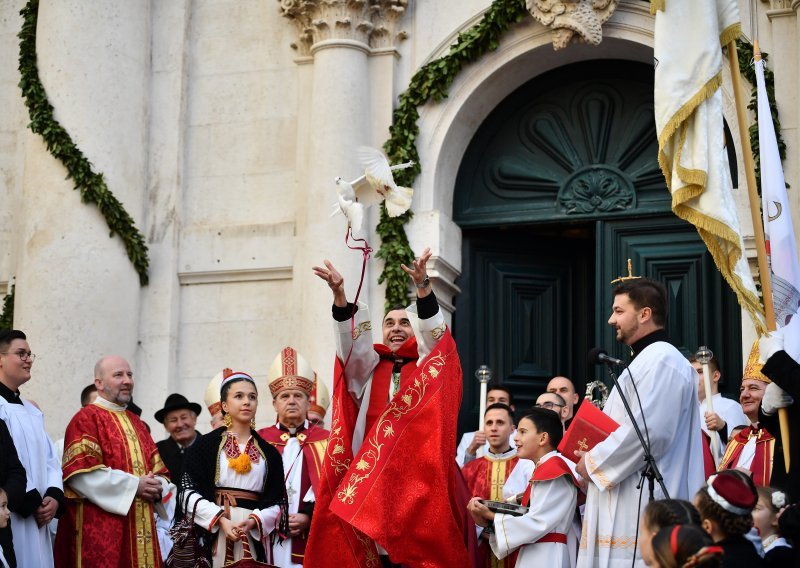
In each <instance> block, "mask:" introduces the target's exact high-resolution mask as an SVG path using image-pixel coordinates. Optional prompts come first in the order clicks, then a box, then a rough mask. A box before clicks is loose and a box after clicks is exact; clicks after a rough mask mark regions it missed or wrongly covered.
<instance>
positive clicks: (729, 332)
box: [596, 216, 742, 397]
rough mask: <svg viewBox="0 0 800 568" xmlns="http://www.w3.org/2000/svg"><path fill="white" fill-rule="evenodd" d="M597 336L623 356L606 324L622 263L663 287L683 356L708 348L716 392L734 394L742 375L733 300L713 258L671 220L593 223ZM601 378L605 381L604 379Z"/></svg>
mask: <svg viewBox="0 0 800 568" xmlns="http://www.w3.org/2000/svg"><path fill="white" fill-rule="evenodd" d="M597 251H598V254H597V265H596V266H597V275H598V286H597V297H596V303H597V306H598V310H599V312H600V314H602V317H601V316H600V315H598V318H597V328H596V334H597V338H598V340H599V344H600V345H603V346H604V347H605V348H606V349H607V350H608V352H609V354H613V355H614V356H615V357H618V358H623V356H624V355H626V353H625V350H626V348H625V346H623V345H621V344H619V343H617V342H616V340H615V339H614V332H613V330H612V329H611V327H609V326H608V325H606V320H607V319H608V316H609V315H610V314H611V304H612V302H613V299H612V298H611V296H610V294H609V293H608V292H609V290H610V288H611V285H610V284H609V282H610V281H611V280H613V279H614V278H617V277H618V276H620V275H621V274H622V273H623V272H625V270H626V269H625V264H626V262H627V259H629V258H630V259H631V261H632V263H633V269H634V274H636V275H640V276H647V277H649V278H653V279H654V280H658V281H660V282H662V283H664V285H665V286H666V287H667V294H668V299H669V316H668V319H667V330H668V332H669V336H670V339H671V340H672V342H673V343H674V344H675V345H676V346H677V347H678V349H680V350H681V351H682V352H683V353H684V354H686V355H690V354H692V353H694V352H695V351H696V350H697V347H698V346H700V345H703V344H705V345H708V346H709V347H711V349H712V350H713V351H714V354H715V355H716V356H717V358H718V359H719V361H720V366H721V369H722V371H723V374H724V375H723V378H725V377H728V378H729V380H727V381H724V382H723V384H722V385H720V390H721V391H722V392H726V393H728V394H730V395H732V396H733V395H735V396H734V397H736V396H738V390H739V389H738V387H739V382H738V381H739V379H740V378H741V376H742V360H741V353H742V351H741V343H742V334H741V311H740V308H739V305H738V304H737V302H736V296H735V295H734V294H733V292H732V291H731V290H730V288H729V287H728V286H727V284H725V282H724V281H723V278H722V275H721V274H720V273H719V271H718V270H717V269H716V267H715V266H714V260H713V259H712V258H711V254H710V253H709V252H708V249H706V246H705V244H704V243H703V241H702V240H701V239H700V237H699V236H698V234H697V231H696V230H695V228H694V227H692V226H691V225H689V224H688V223H685V222H683V221H681V220H680V219H678V218H677V217H675V216H664V217H656V218H647V219H636V220H633V219H628V220H615V221H599V222H598V223H597ZM603 378H604V377H603Z"/></svg>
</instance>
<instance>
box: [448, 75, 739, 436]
mask: <svg viewBox="0 0 800 568" xmlns="http://www.w3.org/2000/svg"><path fill="white" fill-rule="evenodd" d="M652 100H653V69H652V68H651V67H649V66H647V65H643V64H640V63H635V62H630V61H609V60H604V61H591V62H584V63H579V64H573V65H568V66H565V67H562V68H559V69H556V70H554V71H551V72H548V73H546V74H543V75H541V76H539V77H537V78H535V79H533V80H531V81H530V82H528V83H527V84H525V85H523V86H522V87H520V88H519V89H518V90H517V91H515V92H514V93H512V94H511V95H509V96H508V97H507V98H506V99H505V100H504V101H502V102H501V103H500V104H499V105H498V106H497V107H496V108H495V109H494V110H493V111H492V113H490V115H489V116H488V117H487V118H486V120H485V121H484V122H483V124H482V125H481V126H480V128H479V129H478V131H477V132H476V134H475V136H474V138H473V140H472V142H471V143H470V145H469V147H468V149H467V151H466V153H465V155H464V158H463V160H462V165H461V168H460V169H459V173H458V177H457V180H456V191H455V198H454V203H453V216H454V220H455V221H456V223H458V224H459V225H460V226H461V228H462V238H463V263H462V276H461V278H460V280H459V282H458V284H459V286H460V287H461V290H462V293H461V294H460V295H459V296H458V297H457V298H456V303H455V307H456V311H455V314H454V321H453V330H454V335H455V338H456V341H457V343H458V346H459V353H460V355H461V359H462V365H463V368H464V381H465V384H464V404H462V410H461V416H460V427H461V429H462V430H474V429H475V427H476V426H477V424H478V416H477V413H478V383H477V381H476V380H475V378H474V376H473V373H474V371H475V370H476V369H477V367H478V366H479V365H481V364H487V365H489V367H491V368H492V370H493V376H494V377H495V378H496V379H498V380H500V381H501V382H504V383H505V384H507V385H509V386H510V387H511V390H512V392H513V393H514V396H515V398H516V399H517V408H518V414H519V412H520V411H521V410H522V409H524V408H528V407H530V405H531V404H532V402H533V401H534V400H535V398H536V397H537V396H538V394H539V393H541V392H542V391H543V390H544V387H545V385H546V384H547V381H548V380H549V379H550V378H551V377H553V376H554V375H558V374H561V375H566V376H568V377H570V378H572V379H573V381H574V382H575V383H576V385H577V386H578V389H579V392H580V393H581V394H582V393H583V389H584V388H585V384H586V382H587V380H594V379H595V378H604V374H603V371H602V370H601V369H595V368H594V367H591V366H589V365H588V363H587V361H586V353H587V351H588V350H589V349H590V348H592V347H593V346H595V345H599V346H603V347H605V348H606V349H607V350H608V352H609V353H610V354H614V355H616V356H618V357H621V356H622V355H623V351H624V350H623V347H624V346H622V345H618V344H616V342H615V340H614V336H613V334H612V332H611V329H610V328H609V326H608V325H607V323H606V321H607V319H608V316H609V314H610V309H611V303H612V298H611V296H610V290H611V285H610V284H609V283H610V281H611V280H612V279H613V278H616V277H617V276H619V275H622V274H624V273H625V272H626V262H627V259H628V258H630V259H631V260H632V262H633V266H634V271H635V272H636V273H637V274H640V275H643V276H649V277H652V278H657V279H659V280H661V281H662V282H664V283H665V284H666V285H667V288H668V291H669V294H670V317H669V320H668V326H669V332H670V335H671V337H672V339H673V341H674V342H675V344H676V345H677V346H679V347H680V348H681V349H682V350H683V351H684V352H686V353H687V354H688V353H689V352H693V351H694V350H696V348H697V347H698V345H700V344H701V343H707V344H708V345H709V346H711V348H712V349H713V350H714V351H715V353H717V354H718V355H719V356H720V360H721V366H722V368H723V372H724V374H725V375H726V376H728V377H731V378H732V380H728V381H727V387H728V388H729V389H732V388H733V387H735V388H736V390H737V392H738V378H739V377H741V334H740V311H739V308H738V306H737V304H736V300H735V297H734V296H733V294H732V293H731V292H730V290H728V289H727V288H726V287H725V285H724V283H723V282H722V279H721V277H720V276H719V274H718V272H717V271H716V269H715V268H714V265H713V261H712V259H711V257H710V255H709V254H708V252H707V251H706V250H705V247H704V245H703V243H702V241H701V240H700V238H699V236H698V235H697V232H696V231H695V229H694V228H693V227H692V226H690V225H688V224H686V223H684V222H682V221H681V220H679V219H677V218H676V217H675V216H674V215H673V214H672V212H671V210H670V196H669V193H668V191H667V189H666V186H665V184H664V179H663V176H662V174H661V172H660V170H659V167H658V163H657V158H656V156H657V149H658V145H657V141H656V135H655V126H654V122H653V103H652ZM732 168H734V169H735V164H734V165H732Z"/></svg>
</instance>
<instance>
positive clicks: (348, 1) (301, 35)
mask: <svg viewBox="0 0 800 568" xmlns="http://www.w3.org/2000/svg"><path fill="white" fill-rule="evenodd" d="M278 1H279V2H280V11H281V15H282V16H283V17H285V18H288V19H289V20H292V21H293V22H294V24H295V26H296V28H297V32H298V41H297V42H296V43H293V44H292V47H293V48H295V49H297V50H298V51H299V52H300V55H309V54H310V53H311V47H312V46H313V45H314V44H316V43H318V42H321V41H326V40H339V39H344V40H349V41H351V42H352V41H355V42H360V43H362V44H363V45H364V46H366V47H369V48H386V47H392V46H393V45H394V42H395V40H397V39H404V38H405V37H406V34H405V32H397V30H396V26H397V23H398V21H399V20H400V18H401V16H402V15H403V13H405V10H406V6H407V5H408V0H278Z"/></svg>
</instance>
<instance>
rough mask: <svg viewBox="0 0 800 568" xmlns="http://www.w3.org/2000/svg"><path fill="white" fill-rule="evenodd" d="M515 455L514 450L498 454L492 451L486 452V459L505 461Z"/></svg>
mask: <svg viewBox="0 0 800 568" xmlns="http://www.w3.org/2000/svg"><path fill="white" fill-rule="evenodd" d="M515 455H517V449H516V448H508V449H507V450H506V451H505V452H501V453H499V454H495V453H494V452H492V450H488V451H487V452H486V457H487V458H489V459H491V460H507V459H508V458H513V457H514V456H515Z"/></svg>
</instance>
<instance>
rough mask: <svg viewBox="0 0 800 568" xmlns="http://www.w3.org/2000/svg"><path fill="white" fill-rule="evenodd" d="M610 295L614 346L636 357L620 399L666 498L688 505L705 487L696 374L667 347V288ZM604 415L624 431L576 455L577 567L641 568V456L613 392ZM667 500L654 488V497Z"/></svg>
mask: <svg viewBox="0 0 800 568" xmlns="http://www.w3.org/2000/svg"><path fill="white" fill-rule="evenodd" d="M613 295H614V303H613V306H612V313H611V317H610V318H609V319H608V323H609V325H611V326H613V327H614V329H615V330H616V335H617V341H619V342H621V343H623V344H625V345H626V346H628V347H629V348H630V350H631V352H632V356H633V360H632V361H631V363H630V365H629V366H628V367H626V368H625V370H624V371H623V372H622V373H621V374H620V377H619V384H620V388H621V389H622V394H624V396H625V398H626V399H627V400H628V403H629V405H630V407H631V410H632V413H633V419H634V420H635V421H636V423H637V424H638V425H639V428H640V429H641V431H642V435H643V436H645V440H649V444H650V450H651V452H652V455H653V458H654V459H655V462H656V465H657V466H658V468H659V471H660V472H661V474H662V475H663V480H664V486H665V487H666V490H667V491H668V492H669V496H670V497H671V498H673V499H691V497H692V496H693V495H694V493H695V492H696V491H697V488H698V487H700V486H701V485H702V484H703V452H702V443H701V438H700V416H699V415H698V413H697V374H696V373H695V372H694V369H693V368H692V366H691V365H690V364H689V362H688V361H687V360H686V358H685V357H684V356H683V355H682V354H681V352H680V351H678V350H677V349H676V348H675V347H674V346H672V345H671V344H670V343H669V341H668V337H667V333H666V331H665V329H664V328H665V325H666V319H667V291H666V288H665V287H664V285H663V284H661V283H660V282H656V281H654V280H650V279H648V278H633V279H625V280H623V281H622V282H621V283H620V284H618V285H617V286H616V287H615V288H614V290H613ZM634 387H635V388H636V390H634ZM637 392H638V395H637ZM603 412H604V413H605V414H607V415H608V416H610V417H611V418H612V419H614V421H615V422H617V423H618V424H619V428H617V429H616V430H615V431H614V432H612V433H611V435H610V436H608V438H606V439H605V440H603V441H602V442H600V443H598V444H597V445H596V446H594V448H591V449H590V450H589V451H588V452H582V451H576V452H575V453H576V456H577V457H578V458H579V461H578V464H577V467H576V469H577V471H578V473H579V474H580V476H581V477H583V479H584V480H586V481H587V482H588V490H587V497H586V509H585V515H584V522H583V534H582V536H581V547H580V552H579V554H578V566H579V567H589V566H593V567H600V568H606V567H611V568H623V567H625V568H628V567H629V566H631V565H638V566H641V565H643V561H642V559H641V552H640V551H639V552H638V553H637V550H638V547H637V546H636V541H637V538H636V535H637V528H638V523H639V516H640V514H641V511H642V509H643V507H644V505H646V504H647V498H646V497H645V496H643V495H641V494H640V489H639V488H637V485H638V484H639V483H640V480H641V477H640V476H641V470H642V465H643V457H644V450H643V449H642V446H641V444H640V443H639V439H638V436H637V434H636V432H635V429H634V427H633V424H632V422H631V419H630V418H629V417H628V414H627V412H626V411H625V408H624V406H623V404H622V400H621V398H620V392H619V390H618V389H617V388H616V387H614V389H612V391H611V393H610V395H609V397H608V401H607V402H606V404H605V406H604V408H603ZM645 420H646V422H647V427H645ZM646 485H647V484H646V483H645V484H643V485H641V486H640V487H641V491H647V489H646V487H645V486H646ZM663 498H665V495H663V494H662V491H661V489H660V487H659V486H658V485H656V487H655V499H663Z"/></svg>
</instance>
